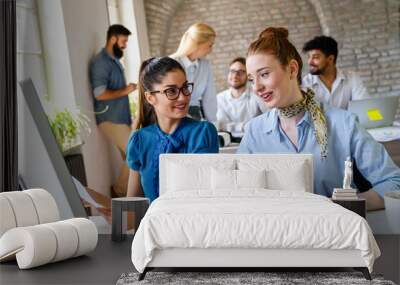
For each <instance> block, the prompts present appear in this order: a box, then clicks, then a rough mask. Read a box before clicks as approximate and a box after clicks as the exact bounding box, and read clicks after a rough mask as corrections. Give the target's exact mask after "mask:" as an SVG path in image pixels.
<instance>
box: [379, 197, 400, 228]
mask: <svg viewBox="0 0 400 285" xmlns="http://www.w3.org/2000/svg"><path fill="white" fill-rule="evenodd" d="M383 199H384V200H385V209H386V210H385V212H386V216H387V220H388V223H389V227H390V228H391V230H392V231H393V233H394V234H400V191H393V192H387V193H385V195H384V196H383Z"/></svg>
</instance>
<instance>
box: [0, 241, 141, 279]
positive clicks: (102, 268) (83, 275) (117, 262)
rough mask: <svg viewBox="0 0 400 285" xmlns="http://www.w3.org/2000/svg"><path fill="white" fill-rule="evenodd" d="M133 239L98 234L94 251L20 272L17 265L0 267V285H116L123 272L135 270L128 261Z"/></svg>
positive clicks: (2, 264)
mask: <svg viewBox="0 0 400 285" xmlns="http://www.w3.org/2000/svg"><path fill="white" fill-rule="evenodd" d="M131 244H132V238H130V239H127V240H126V241H124V242H120V243H116V242H112V241H111V236H110V235H99V242H98V244H97V248H96V250H95V251H93V252H91V253H90V254H88V255H87V256H80V257H77V258H73V259H68V260H64V261H61V262H57V263H51V264H47V265H44V266H41V267H37V268H33V269H28V270H19V269H18V266H17V263H16V262H15V261H14V262H7V263H1V264H0V284H1V285H9V284H10V285H11V284H12V285H16V284H38V285H39V284H115V283H116V282H117V280H118V278H119V277H120V276H121V274H122V273H125V272H132V271H134V267H133V265H132V261H131V257H130V256H131Z"/></svg>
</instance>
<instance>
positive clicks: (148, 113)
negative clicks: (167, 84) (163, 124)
mask: <svg viewBox="0 0 400 285" xmlns="http://www.w3.org/2000/svg"><path fill="white" fill-rule="evenodd" d="M176 70H180V71H182V72H183V73H184V74H185V70H184V69H183V67H182V65H181V64H180V63H179V62H177V61H176V60H175V59H173V58H170V57H157V58H155V57H152V58H149V59H147V60H145V61H143V62H142V64H141V66H140V71H139V81H138V82H139V83H138V92H139V108H138V111H139V112H138V118H137V120H136V124H135V129H140V128H144V127H146V126H148V125H151V124H154V123H155V122H157V116H156V113H155V111H154V108H153V106H152V105H151V104H149V103H148V102H147V100H146V97H145V94H144V93H145V92H146V91H152V90H153V85H154V84H159V83H161V82H162V80H163V79H164V77H165V76H166V75H167V73H169V72H171V71H176Z"/></svg>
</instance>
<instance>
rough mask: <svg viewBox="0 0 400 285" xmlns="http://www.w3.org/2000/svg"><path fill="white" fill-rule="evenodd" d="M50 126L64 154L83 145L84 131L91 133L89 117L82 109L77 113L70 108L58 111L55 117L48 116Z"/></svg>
mask: <svg viewBox="0 0 400 285" xmlns="http://www.w3.org/2000/svg"><path fill="white" fill-rule="evenodd" d="M48 120H49V123H50V127H51V129H52V131H53V134H54V136H55V138H56V141H57V143H58V145H59V146H60V148H61V151H62V152H63V153H64V155H65V154H66V153H67V152H69V151H70V150H72V149H73V148H75V147H77V146H80V145H82V143H83V142H82V141H81V138H80V134H81V133H82V131H85V132H87V133H90V128H89V124H88V123H89V118H88V117H87V116H86V115H84V114H83V113H82V112H81V111H79V110H77V111H76V112H75V114H73V113H71V112H70V111H69V110H68V109H64V111H61V112H57V113H56V114H55V116H54V117H50V116H49V117H48Z"/></svg>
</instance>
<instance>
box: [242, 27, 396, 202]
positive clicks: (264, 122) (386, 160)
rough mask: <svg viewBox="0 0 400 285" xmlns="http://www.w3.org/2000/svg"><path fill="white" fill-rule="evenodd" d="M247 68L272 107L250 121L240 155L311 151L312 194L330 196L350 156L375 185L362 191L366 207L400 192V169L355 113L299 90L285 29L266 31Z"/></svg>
mask: <svg viewBox="0 0 400 285" xmlns="http://www.w3.org/2000/svg"><path fill="white" fill-rule="evenodd" d="M246 67H247V74H248V80H249V82H250V84H251V85H252V88H253V91H254V93H255V94H256V95H258V96H259V97H260V98H261V99H262V100H263V101H264V102H265V104H266V105H267V106H268V107H269V108H270V109H272V110H271V111H270V112H267V113H264V114H263V115H261V116H258V117H256V118H255V119H253V120H251V121H250V122H249V124H248V126H247V128H246V131H245V134H244V137H243V139H242V141H241V143H240V147H239V150H238V152H239V153H311V154H313V160H314V192H315V193H316V194H320V195H324V196H327V197H331V196H332V192H333V190H334V188H336V187H342V182H343V174H344V161H346V160H347V157H350V158H351V160H352V162H354V163H355V164H356V165H357V168H358V170H359V171H360V173H361V174H362V175H363V176H364V177H365V178H366V179H367V180H368V181H369V182H370V183H371V184H372V188H371V189H363V190H364V192H362V193H360V194H359V196H360V197H362V198H365V199H366V203H367V209H379V208H383V206H384V202H383V201H384V200H383V196H384V194H385V193H386V192H389V191H395V190H397V191H398V190H400V169H399V168H398V167H397V166H396V165H395V164H394V163H393V161H392V159H391V158H390V157H389V155H388V153H387V152H386V150H385V148H384V147H383V145H382V144H379V143H378V142H376V141H375V140H374V139H373V138H372V137H371V136H370V135H369V134H368V133H367V131H366V130H365V129H363V128H362V127H360V125H359V124H358V122H357V119H356V116H355V115H353V114H352V113H350V112H346V111H344V110H341V109H337V108H334V107H330V106H328V105H322V104H319V103H317V102H316V101H315V99H314V92H313V91H312V90H311V89H305V90H302V89H301V88H300V84H301V69H302V60H301V57H300V55H299V53H298V52H297V50H296V48H295V47H294V46H293V44H292V43H291V42H290V41H289V40H288V30H287V29H285V28H267V29H265V30H264V31H263V32H262V33H261V34H260V36H259V38H258V39H257V40H255V41H254V42H252V43H251V44H250V46H249V49H248V54H247V59H246ZM353 185H354V184H353Z"/></svg>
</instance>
